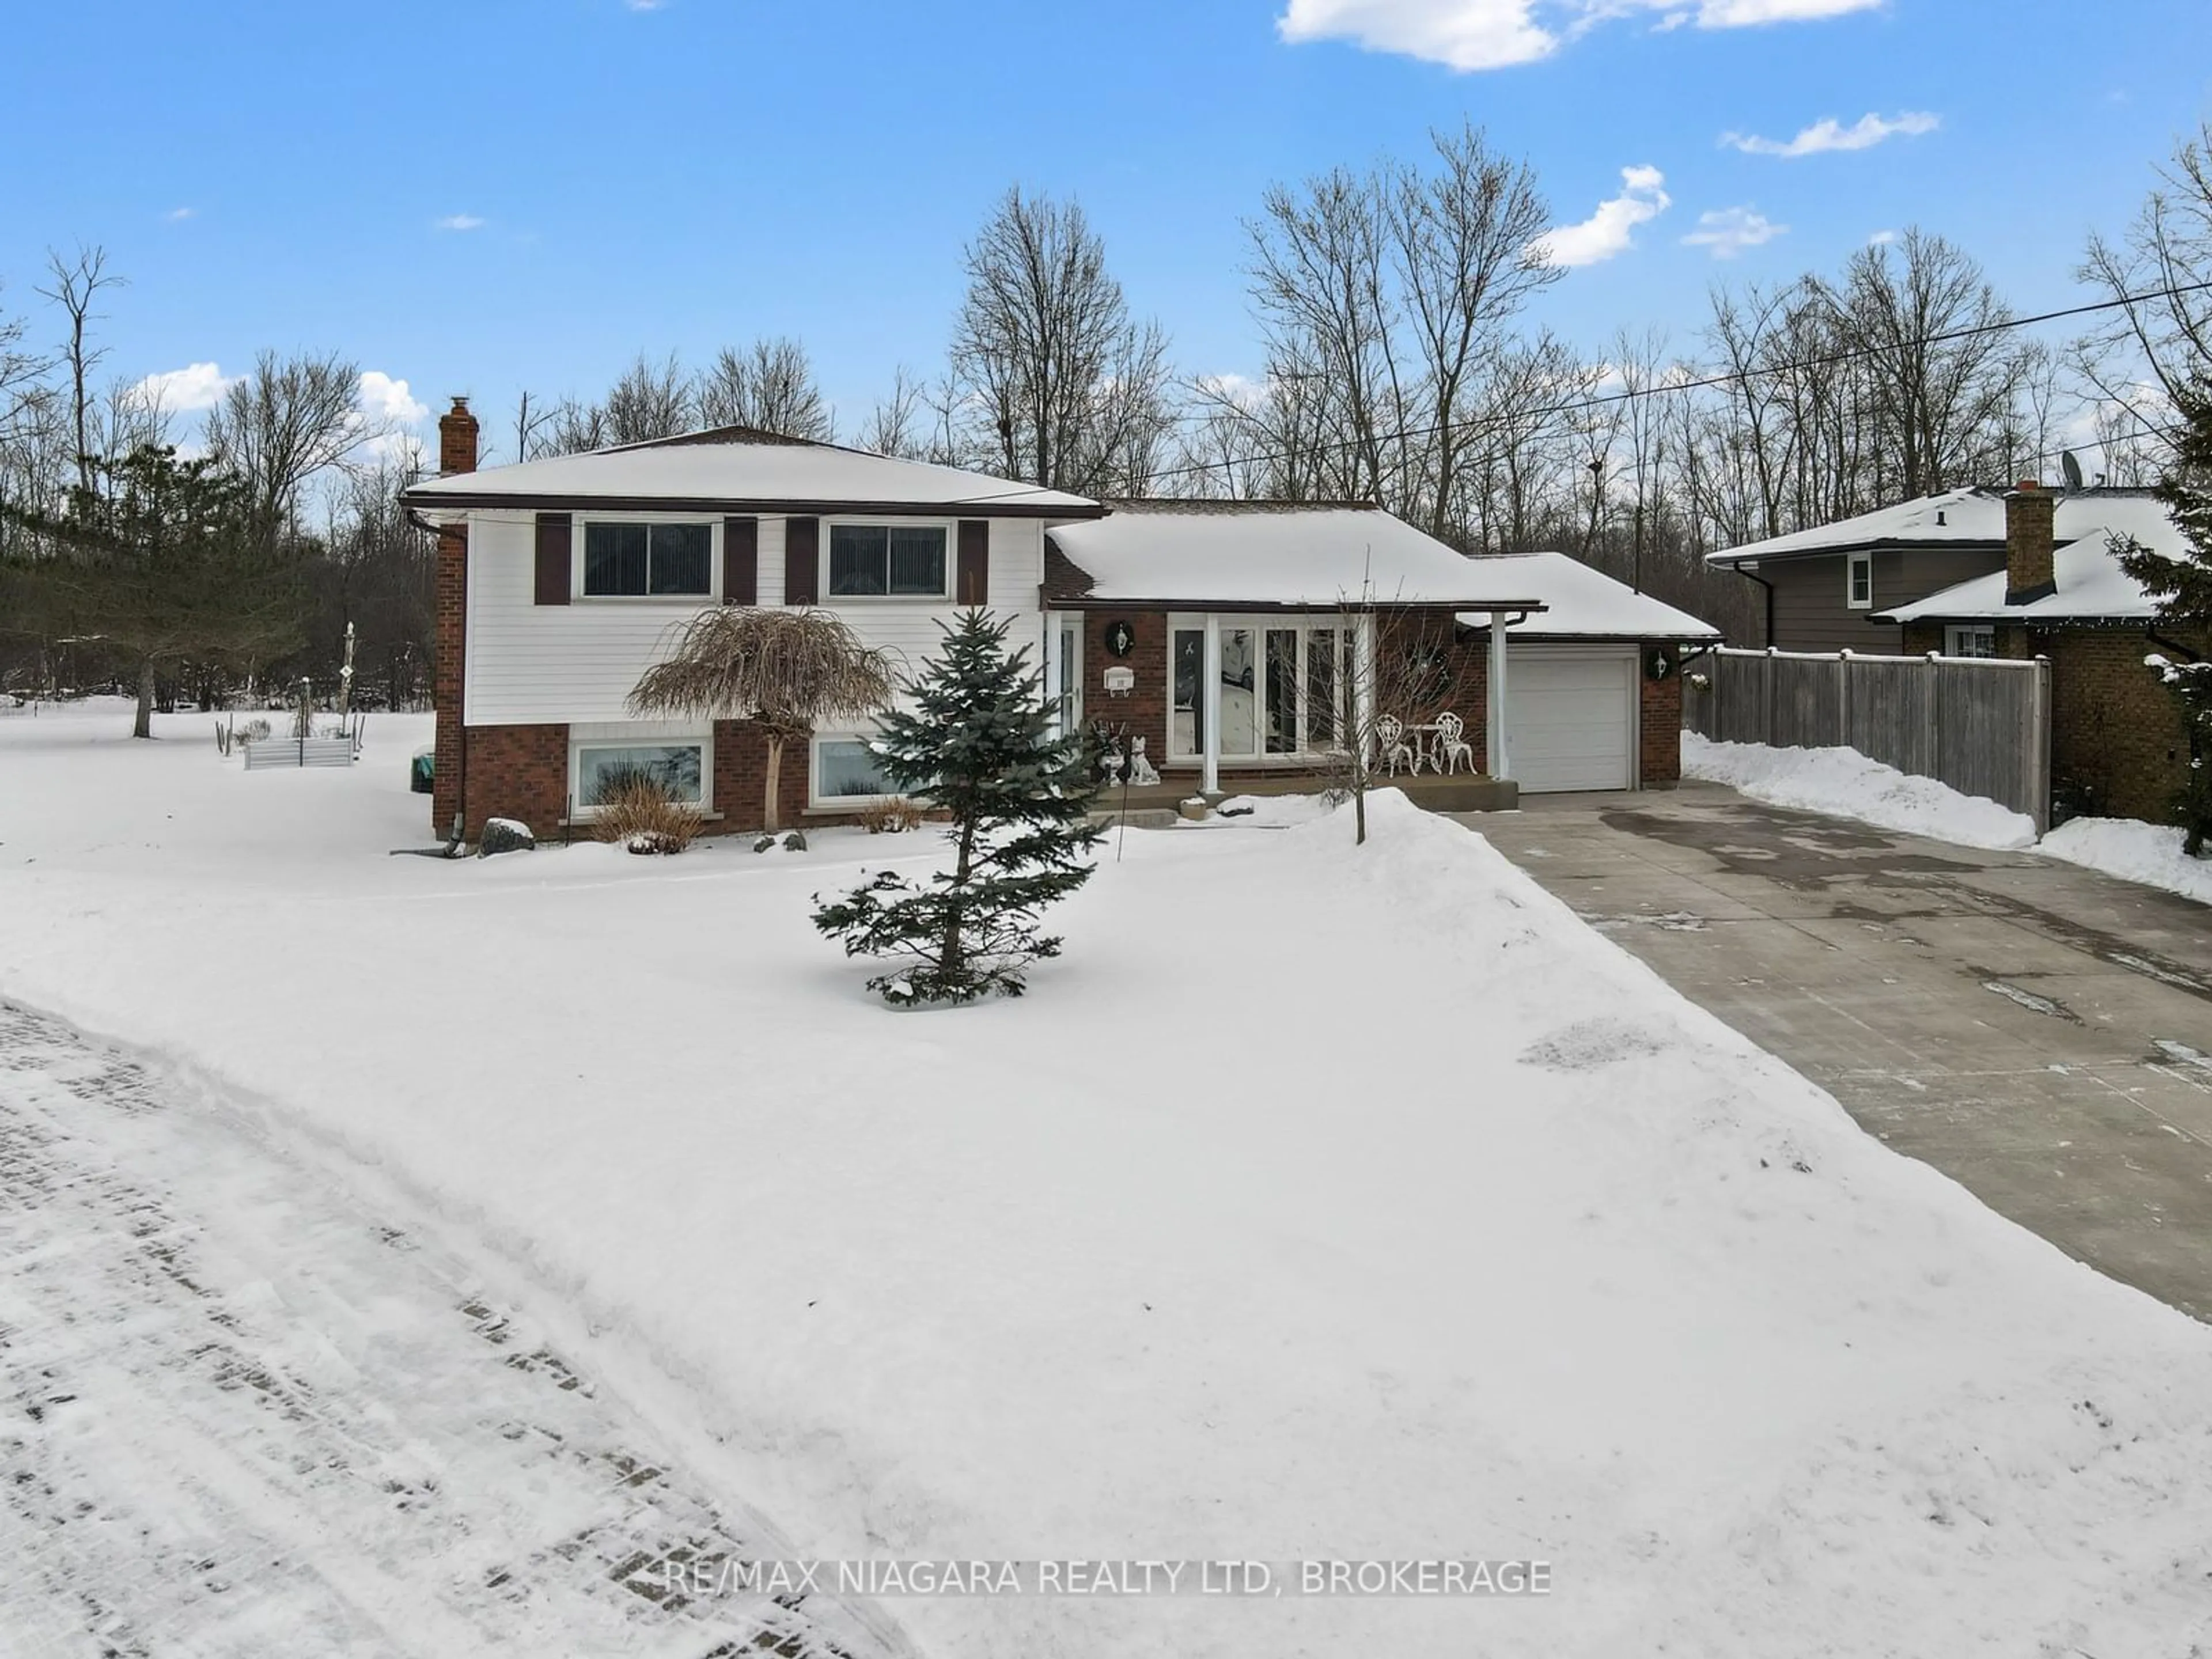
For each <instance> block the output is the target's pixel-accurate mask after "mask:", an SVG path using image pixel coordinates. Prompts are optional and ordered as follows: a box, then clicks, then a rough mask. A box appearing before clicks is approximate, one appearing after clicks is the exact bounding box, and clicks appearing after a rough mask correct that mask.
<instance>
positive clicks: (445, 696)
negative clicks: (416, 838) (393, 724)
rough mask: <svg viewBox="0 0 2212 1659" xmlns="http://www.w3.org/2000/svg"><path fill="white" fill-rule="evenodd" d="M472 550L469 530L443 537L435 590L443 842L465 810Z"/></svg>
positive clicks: (437, 813)
mask: <svg viewBox="0 0 2212 1659" xmlns="http://www.w3.org/2000/svg"><path fill="white" fill-rule="evenodd" d="M468 547H469V537H468V532H467V531H466V530H465V529H453V530H441V531H440V532H438V555H437V568H436V571H435V574H434V575H433V577H432V584H431V589H432V591H431V603H432V606H433V609H434V612H435V614H434V617H433V622H434V626H435V633H434V635H433V647H432V648H433V657H432V661H431V671H430V698H431V702H432V704H433V705H434V706H435V708H436V710H437V736H436V744H437V748H436V754H437V759H436V761H435V767H436V770H435V774H434V775H433V776H432V778H431V786H432V787H431V791H430V829H431V833H432V834H434V835H436V836H444V835H445V834H446V833H447V830H448V829H451V827H452V825H453V815H454V814H455V813H456V812H458V811H460V810H461V771H462V764H463V763H462V759H461V664H462V661H463V653H464V651H465V643H466V629H467V625H468ZM473 833H474V831H473V829H471V834H473Z"/></svg>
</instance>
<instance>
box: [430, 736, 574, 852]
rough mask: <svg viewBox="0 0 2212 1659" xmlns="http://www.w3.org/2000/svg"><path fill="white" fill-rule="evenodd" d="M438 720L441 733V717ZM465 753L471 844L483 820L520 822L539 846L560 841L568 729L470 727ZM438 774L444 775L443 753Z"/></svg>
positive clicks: (563, 812)
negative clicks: (498, 819) (536, 839)
mask: <svg viewBox="0 0 2212 1659" xmlns="http://www.w3.org/2000/svg"><path fill="white" fill-rule="evenodd" d="M439 719H440V722H441V730H442V729H443V721H444V714H443V711H441V713H440V716H439ZM468 750H469V758H468V797H469V805H468V815H467V823H468V838H469V839H470V840H471V841H474V840H475V839H476V838H477V836H478V835H479V834H480V833H482V831H483V825H484V820H485V819H486V818H515V819H519V820H520V822H522V823H526V824H528V825H529V826H530V829H531V833H532V835H535V836H537V837H538V839H539V840H540V841H550V840H558V839H559V837H560V835H561V819H562V816H563V815H564V814H565V813H566V811H567V810H568V727H567V726H471V727H469V729H468ZM438 769H439V772H440V774H441V775H443V773H444V771H445V764H444V755H443V752H442V751H441V754H440V757H439V768H438Z"/></svg>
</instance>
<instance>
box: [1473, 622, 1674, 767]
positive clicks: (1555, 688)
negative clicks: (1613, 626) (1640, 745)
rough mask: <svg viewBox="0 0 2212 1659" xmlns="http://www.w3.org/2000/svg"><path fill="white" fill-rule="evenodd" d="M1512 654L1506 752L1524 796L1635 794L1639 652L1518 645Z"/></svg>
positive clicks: (1507, 684) (1507, 691)
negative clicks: (1585, 792)
mask: <svg viewBox="0 0 2212 1659" xmlns="http://www.w3.org/2000/svg"><path fill="white" fill-rule="evenodd" d="M1510 653H1511V654H1510V658H1509V664H1510V665H1509V667H1508V670H1507V673H1506V679H1505V752H1506V755H1507V757H1508V758H1509V761H1510V764H1511V766H1512V769H1513V777H1514V780H1515V781H1516V782H1517V783H1518V784H1519V785H1520V786H1521V792H1522V793H1523V794H1528V795H1541V794H1547V793H1559V792H1561V791H1564V790H1570V789H1632V788H1634V787H1636V774H1637V767H1636V750H1637V729H1636V725H1637V702H1638V695H1639V692H1640V690H1641V689H1642V679H1641V675H1642V663H1641V658H1640V656H1639V654H1638V651H1637V648H1636V647H1633V646H1628V647H1618V646H1575V645H1514V646H1512V647H1510Z"/></svg>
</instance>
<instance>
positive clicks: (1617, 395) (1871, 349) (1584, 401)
mask: <svg viewBox="0 0 2212 1659" xmlns="http://www.w3.org/2000/svg"><path fill="white" fill-rule="evenodd" d="M2207 289H2212V279H2208V280H2207V281H2204V282H2201V283H2182V284H2179V285H2178V286H2172V287H2166V288H2155V289H2145V290H2144V291H2143V292H2142V293H2140V294H2125V295H2120V296H2119V297H2118V298H2117V299H2111V300H2096V301H2091V302H2089V303H2088V304H2087V305H2078V306H2066V307H2061V308H2060V309H2058V310H2056V311H2044V312H2039V313H2036V314H2035V315H2033V316H2032V317H2011V318H2007V319H2004V320H2002V321H2000V322H1993V323H1975V324H1972V325H1968V326H1966V327H1964V328H1955V329H1950V330H1948V331H1944V332H1942V333H1938V334H1929V335H1923V336H1922V337H1919V338H1917V339H1916V340H1911V341H1906V342H1898V343H1893V344H1892V345H1888V346H1850V347H1847V348H1845V349H1842V350H1839V351H1832V352H1829V353H1826V354H1825V355H1823V356H1817V357H1802V358H1798V359H1796V361H1794V362H1782V363H1763V364H1757V365H1754V366H1753V367H1752V368H1740V369H1728V370H1716V371H1713V372H1711V373H1709V374H1704V375H1701V376H1699V378H1697V379H1694V380H1668V381H1667V382H1666V383H1665V384H1663V385H1660V386H1640V387H1625V388H1623V389H1622V390H1621V391H1619V392H1601V393H1596V394H1594V395H1592V396H1589V397H1587V398H1576V399H1573V400H1571V401H1569V402H1566V403H1560V404H1549V405H1546V406H1541V407H1538V408H1535V409H1531V410H1522V411H1520V414H1521V416H1522V418H1528V419H1541V418H1544V417H1547V416H1553V415H1571V414H1574V413H1577V412H1578V411H1580V410H1587V409H1603V408H1607V407H1608V406H1610V405H1612V404H1622V403H1632V402H1634V401H1636V400H1637V399H1638V398H1657V397H1672V396H1675V395H1677V394H1679V393H1682V392H1705V391H1710V390H1711V389H1712V388H1714V387H1716V386H1735V385H1739V384H1741V383H1742V382H1745V381H1748V380H1755V379H1758V378H1760V377H1762V376H1766V375H1778V374H1799V373H1802V372H1804V371H1806V370H1808V369H1814V368H1833V367H1834V366H1836V365H1837V364H1839V363H1847V362H1857V361H1858V360H1859V359H1861V358H1864V357H1873V356H1881V355H1882V354H1883V353H1884V352H1885V351H1891V350H1895V349H1898V348H1899V346H1901V345H1909V346H1911V348H1913V349H1925V348H1927V347H1930V346H1939V345H1950V344H1954V343H1956V342H1958V341H1960V340H1971V339H1976V338H1978V337H1982V336H1984V335H1988V334H2002V333H2004V332H2007V331H2009V330H2012V329H2016V328H2033V327H2035V326H2036V325H2039V324H2042V323H2055V322H2063V321H2064V320H2065V319H2068V318H2069V317H2087V316H2090V315H2092V314H2093V313H2097V312H2102V311H2117V310H2118V309H2120V308H2121V307H2124V306H2134V305H2141V304H2142V303H2143V302H2144V301H2148V300H2178V299H2180V298H2181V297H2182V296H2183V295H2190V294H2200V293H2203V292H2204V291H2205V290H2207ZM1484 424H1486V422H1482V421H1480V420H1475V419H1469V420H1464V421H1438V422H1430V423H1429V424H1428V425H1425V426H1412V427H1401V428H1399V429H1397V430H1396V431H1395V432H1378V433H1376V434H1375V435H1373V436H1371V437H1369V438H1343V439H1336V440H1333V441H1325V442H1322V443H1321V444H1318V445H1316V448H1319V449H1323V450H1346V449H1352V448H1355V447H1359V446H1360V445H1363V444H1370V443H1372V444H1387V443H1400V442H1403V441H1405V440H1407V439H1409V438H1432V437H1437V436H1440V435H1443V434H1444V433H1447V432H1455V431H1467V430H1470V429H1472V428H1476V427H1478V426H1481V425H1484ZM2142 431H2143V432H2148V433H2154V434H2156V433H2159V432H2160V428H2152V427H2148V426H2146V427H2144V428H2142ZM2133 435H2139V434H2131V436H2133ZM2050 453H2058V452H2057V451H2052V452H2050ZM1295 455H1296V452H1293V451H1289V450H1276V451H1269V452H1262V453H1258V454H1254V455H1240V456H1237V457H1236V458H1234V459H1229V460H1220V461H1186V462H1183V463H1182V464H1180V465H1176V466H1168V467H1161V468H1158V470H1156V471H1151V472H1147V473H1146V474H1145V475H1144V482H1145V483H1146V484H1151V483H1153V482H1155V481H1156V480H1158V479H1161V478H1171V477H1178V476H1180V475H1181V474H1183V473H1188V472H1196V473H1200V474H1203V473H1207V472H1211V471H1214V470H1215V469H1216V468H1219V469H1221V470H1222V471H1224V472H1226V471H1228V470H1229V469H1231V468H1232V467H1238V466H1250V465H1257V464H1260V463H1262V462H1267V461H1286V460H1291V459H1294V458H1295ZM1470 459H1480V458H1470ZM2021 459H2030V460H2046V459H2050V455H2049V454H2045V455H2035V456H2026V457H2022V458H2021Z"/></svg>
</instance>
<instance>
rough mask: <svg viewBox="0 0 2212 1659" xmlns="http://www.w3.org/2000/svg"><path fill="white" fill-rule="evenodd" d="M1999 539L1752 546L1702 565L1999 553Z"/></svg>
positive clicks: (1711, 555)
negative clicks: (1859, 555) (1857, 556)
mask: <svg viewBox="0 0 2212 1659" xmlns="http://www.w3.org/2000/svg"><path fill="white" fill-rule="evenodd" d="M2004 550H2005V544H2004V542H2003V540H2002V538H2000V539H1998V540H1995V541H1992V540H1990V538H1987V537H1985V536H1875V537H1869V538H1867V539H1865V540H1863V541H1854V542H1833V543H1829V544H1825V545H1823V546H1820V547H1785V548H1783V549H1781V550H1779V551H1777V550H1773V549H1768V550H1765V551H1761V550H1759V549H1758V548H1755V547H1747V548H1744V549H1741V550H1728V551H1725V552H1721V553H1708V554H1706V555H1705V562H1706V563H1707V564H1709V565H1714V566H1718V567H1719V568H1723V569H1728V570H1737V569H1741V568H1742V567H1744V566H1746V565H1754V566H1755V565H1762V564H1784V563H1788V562H1793V561H1796V560H1798V559H1832V558H1834V557H1836V556H1838V555H1839V554H1844V553H2002V552H2003V551H2004Z"/></svg>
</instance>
